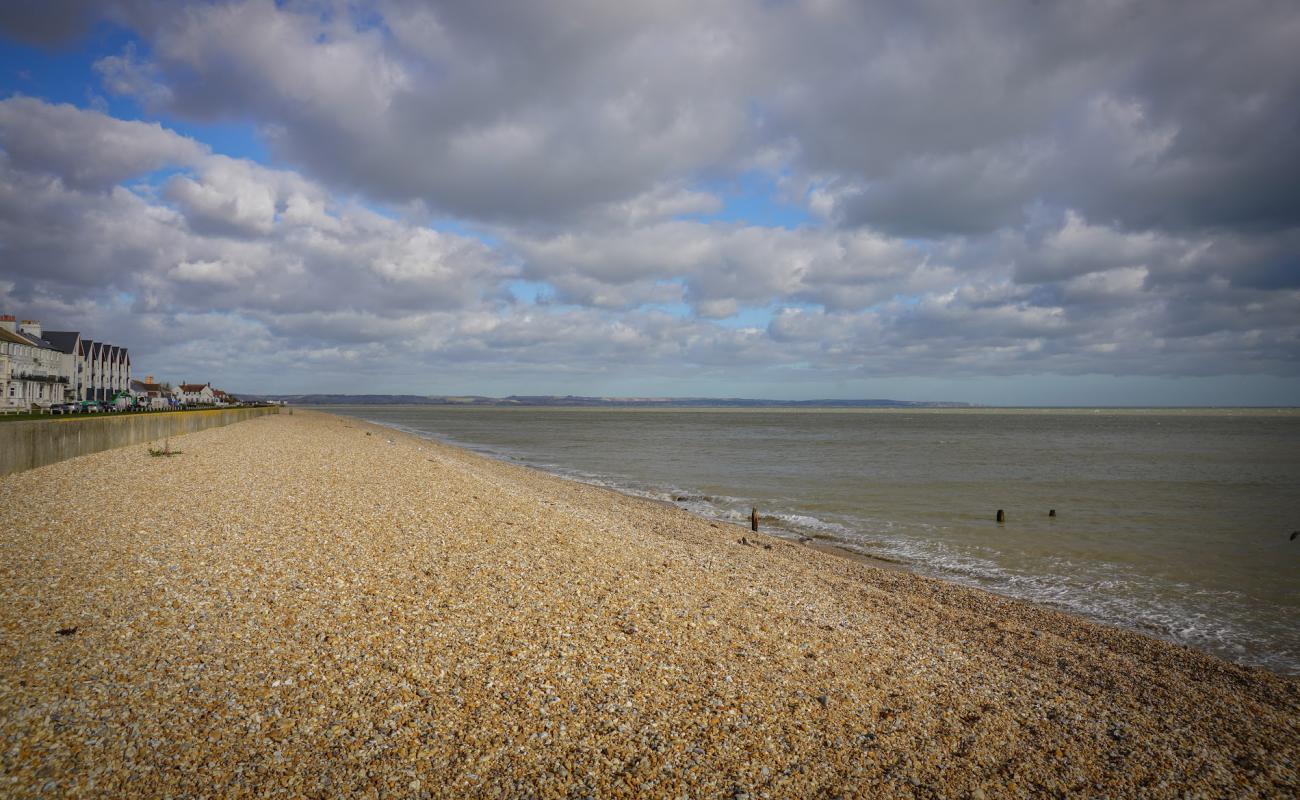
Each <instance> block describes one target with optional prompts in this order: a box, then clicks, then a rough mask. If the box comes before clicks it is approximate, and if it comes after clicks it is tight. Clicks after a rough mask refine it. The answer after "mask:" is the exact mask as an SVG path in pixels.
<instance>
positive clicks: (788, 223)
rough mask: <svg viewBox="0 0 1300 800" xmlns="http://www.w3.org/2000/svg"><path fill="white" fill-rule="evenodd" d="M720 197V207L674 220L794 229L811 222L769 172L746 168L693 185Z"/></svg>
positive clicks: (808, 215)
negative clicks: (734, 173)
mask: <svg viewBox="0 0 1300 800" xmlns="http://www.w3.org/2000/svg"><path fill="white" fill-rule="evenodd" d="M695 188H696V189H698V190H701V191H707V192H709V193H711V194H714V195H716V196H717V197H718V198H720V199H721V200H722V208H721V209H719V210H718V211H716V212H712V213H707V214H682V215H680V216H678V217H677V218H678V219H683V220H694V221H697V222H736V223H740V224H743V225H755V226H760V227H765V228H797V227H800V226H802V225H806V224H808V223H809V222H811V221H812V219H813V218H812V215H811V214H810V213H809V211H808V208H807V207H806V206H804V205H802V204H798V203H791V202H789V201H788V200H787V198H785V197H784V196H783V195H782V192H781V189H780V187H778V186H777V184H776V181H775V180H774V179H773V176H772V174H771V173H769V172H765V171H759V170H750V171H748V172H744V173H742V174H741V175H739V176H737V177H735V178H730V179H709V180H704V181H701V182H699V183H698V184H696V186H695Z"/></svg>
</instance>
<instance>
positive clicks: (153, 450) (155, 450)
mask: <svg viewBox="0 0 1300 800" xmlns="http://www.w3.org/2000/svg"><path fill="white" fill-rule="evenodd" d="M180 454H181V451H180V450H173V449H172V442H171V439H163V446H162V447H150V448H149V455H151V456H153V457H155V458H157V457H158V456H178V455H180Z"/></svg>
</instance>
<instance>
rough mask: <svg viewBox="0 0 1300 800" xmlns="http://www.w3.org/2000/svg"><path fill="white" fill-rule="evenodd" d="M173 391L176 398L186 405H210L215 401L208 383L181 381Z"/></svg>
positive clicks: (214, 394)
mask: <svg viewBox="0 0 1300 800" xmlns="http://www.w3.org/2000/svg"><path fill="white" fill-rule="evenodd" d="M173 391H174V393H175V395H176V399H177V400H178V401H180V402H182V403H184V404H185V405H187V406H210V405H214V404H215V403H216V402H217V395H216V392H214V391H213V390H212V384H210V383H182V384H180V385H179V386H177V387H176V388H175V389H174V390H173Z"/></svg>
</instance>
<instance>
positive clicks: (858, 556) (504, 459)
mask: <svg viewBox="0 0 1300 800" xmlns="http://www.w3.org/2000/svg"><path fill="white" fill-rule="evenodd" d="M313 411H315V410H314V409H313ZM315 413H317V414H328V415H329V416H332V417H337V418H339V419H347V420H355V421H357V422H364V423H366V424H367V425H374V426H376V427H379V428H382V429H384V430H386V431H392V432H394V433H400V434H402V435H403V436H408V437H411V438H413V439H416V440H417V441H421V442H433V443H435V444H438V445H441V446H443V447H451V448H454V449H456V450H461V451H464V452H465V453H468V454H470V455H473V456H477V457H479V458H485V459H488V460H490V461H493V462H495V463H499V464H505V465H507V466H511V467H516V468H519V469H526V470H530V471H532V472H537V473H539V474H542V475H546V476H548V477H551V478H555V479H557V480H562V481H568V482H570V483H576V484H580V485H582V486H589V487H591V488H593V489H602V490H605V491H608V492H613V493H614V494H617V495H619V496H620V497H626V498H628V499H631V500H640V501H643V502H646V503H654V504H655V505H659V506H662V507H664V508H671V509H673V510H675V511H680V512H682V513H685V514H689V515H691V516H692V517H694V518H695V519H698V520H700V521H702V522H708V523H716V524H718V525H727V526H730V527H734V528H735V529H736V530H737V531H738V532H739V533H740V534H741V535H742V536H744V535H746V534H748V533H752V531H750V530H749V529H748V528H746V527H745V526H744V525H741V524H739V523H735V522H727V521H726V520H721V519H716V518H713V517H708V516H705V515H704V514H700V513H697V512H695V511H691V510H690V509H689V508H682V507H681V506H679V505H677V504H676V503H674V502H673V501H671V500H662V499H660V498H657V497H645V496H643V495H639V494H633V493H632V492H629V491H623V490H622V489H618V488H615V487H613V486H608V485H600V484H595V483H588V482H587V481H583V480H580V479H578V478H574V477H570V476H568V475H562V474H559V473H556V472H551V471H549V470H545V469H542V468H541V467H535V466H533V465H531V464H525V463H523V462H520V461H514V460H511V459H510V458H509V457H508V456H504V455H497V454H495V453H491V452H480V451H478V450H475V449H473V448H472V447H470V446H468V445H465V444H462V443H458V442H454V441H450V440H445V439H440V438H438V437H437V436H435V435H433V434H429V435H427V436H424V435H421V434H420V433H417V432H415V431H409V430H406V429H404V428H399V427H397V426H395V425H389V424H385V423H383V422H373V421H371V420H368V419H362V418H361V417H353V416H349V415H347V414H336V413H334V412H332V411H315ZM760 518H761V515H760ZM759 532H760V533H762V534H763V535H764V536H771V537H773V538H776V539H781V540H782V541H784V542H787V543H790V544H796V545H801V546H803V547H807V548H808V549H810V550H816V551H818V552H822V553H827V554H829V555H833V556H839V557H840V558H847V559H849V560H851V561H856V562H858V563H861V564H866V565H867V566H869V567H876V568H877V569H893V570H900V571H903V572H909V573H912V574H914V575H924V574H925V573H923V572H921V571H920V570H918V569H916V568H915V567H914V566H913V565H911V564H907V563H904V562H902V561H891V560H889V559H887V558H880V557H878V556H873V555H871V554H869V553H860V552H858V551H856V550H850V549H849V548H847V547H844V546H842V545H838V544H835V543H833V542H828V541H826V540H824V539H818V538H815V537H809V540H808V541H806V542H804V541H794V540H792V539H791V538H790V537H789V536H783V535H781V534H780V533H772V532H770V531H764V530H762V529H761V527H760V530H759ZM927 577H934V576H927ZM939 580H943V579H942V578H940V579H939ZM949 582H950V583H952V581H949ZM970 588H978V587H970ZM983 591H987V590H983ZM994 594H997V593H996V592H994ZM1000 596H1001V597H1007V598H1008V599H1011V600H1015V599H1018V598H1013V597H1009V596H1007V595H1000ZM1021 602H1028V601H1021ZM1042 607H1043V608H1046V607H1047V606H1042ZM1063 613H1069V612H1063ZM1076 616H1081V615H1076Z"/></svg>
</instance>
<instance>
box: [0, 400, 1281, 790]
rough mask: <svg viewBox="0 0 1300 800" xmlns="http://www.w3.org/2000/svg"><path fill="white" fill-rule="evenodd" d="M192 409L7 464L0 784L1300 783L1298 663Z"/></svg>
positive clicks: (1152, 786) (3, 482) (471, 459)
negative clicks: (170, 439)
mask: <svg viewBox="0 0 1300 800" xmlns="http://www.w3.org/2000/svg"><path fill="white" fill-rule="evenodd" d="M349 428H353V429H355V428H362V429H365V433H366V434H367V435H371V434H372V433H373V434H376V435H382V436H383V437H384V439H385V442H384V443H385V444H389V443H390V442H391V445H390V446H385V447H379V446H378V444H380V443H379V442H370V443H367V442H363V441H362V440H360V439H357V438H355V437H356V435H355V433H354V432H352V430H348V429H349ZM184 439H185V442H184V446H183V448H182V449H184V451H185V459H184V461H183V462H181V461H180V460H176V459H170V460H169V459H152V458H150V457H149V456H148V454H147V452H146V451H145V448H142V447H129V448H124V449H121V450H114V451H106V452H103V453H96V454H93V455H89V456H84V457H81V458H77V459H71V460H69V461H64V462H60V463H58V464H52V465H50V466H48V467H43V468H41V469H38V470H33V471H30V472H25V473H18V474H14V475H9V476H5V477H3V478H0V598H3V602H0V631H2V632H3V638H2V639H0V687H3V688H2V689H0V780H3V781H4V783H3V784H2V785H0V795H3V796H5V797H31V796H37V795H39V794H41V793H45V794H47V795H48V794H66V795H78V794H80V795H91V796H101V797H122V796H130V797H176V796H201V795H206V796H221V797H262V796H273V795H276V796H370V797H425V796H428V797H452V796H464V795H473V796H484V797H542V796H548V797H549V796H555V797H582V796H592V797H614V798H617V797H632V796H645V797H677V796H689V797H701V796H705V797H717V796H727V795H731V796H733V797H750V796H754V797H771V798H780V797H809V796H825V797H833V796H839V795H843V796H875V795H880V794H882V793H889V792H891V791H903V792H905V793H906V794H909V795H910V794H918V795H922V796H932V795H933V796H951V797H971V798H975V797H983V796H985V793H986V792H987V793H990V794H992V795H994V796H1002V795H1030V796H1065V795H1080V794H1081V795H1089V796H1129V797H1132V796H1170V797H1175V796H1183V795H1185V794H1190V795H1193V796H1205V797H1218V796H1251V795H1256V796H1269V795H1272V796H1277V795H1294V794H1296V791H1297V785H1298V783H1297V773H1296V770H1297V764H1300V753H1298V752H1297V751H1298V750H1300V747H1298V745H1297V741H1298V739H1300V737H1298V736H1297V733H1296V730H1297V729H1296V727H1295V726H1296V720H1297V719H1300V700H1298V699H1297V698H1300V682H1297V680H1296V679H1294V678H1290V677H1283V676H1278V675H1273V674H1269V673H1266V672H1262V671H1259V670H1254V669H1247V668H1243V667H1238V666H1235V665H1232V664H1229V663H1227V662H1224V661H1220V660H1218V659H1215V658H1212V657H1210V656H1207V655H1204V654H1200V653H1196V652H1194V651H1190V650H1187V649H1185V648H1180V647H1176V646H1173V645H1169V644H1166V643H1164V642H1161V641H1158V640H1155V639H1152V638H1149V637H1145V636H1142V635H1140V634H1136V633H1132V632H1128V631H1121V630H1117V629H1113V628H1106V627H1103V626H1099V625H1095V624H1093V623H1090V622H1087V621H1084V620H1081V619H1077V618H1074V617H1070V616H1066V615H1064V614H1060V613H1057V612H1054V611H1050V610H1046V609H1041V608H1035V607H1032V606H1028V605H1025V604H1023V603H1017V602H1015V601H1011V600H1008V599H1006V598H1001V597H997V596H995V595H991V594H987V593H984V592H980V591H977V590H973V589H968V588H964V587H960V586H956V585H953V584H947V583H943V582H941V581H936V580H933V579H929V578H924V577H921V576H918V575H913V574H910V573H907V572H903V571H899V570H882V569H877V568H875V567H873V566H871V565H869V564H867V563H864V562H862V561H858V560H853V559H850V558H844V557H838V556H835V555H833V554H830V553H824V552H820V551H817V550H813V549H810V548H791V547H785V548H780V549H777V550H775V551H773V553H772V555H771V556H765V557H763V558H753V557H751V556H752V553H751V554H749V555H748V556H747V555H746V553H745V551H741V550H738V549H736V547H735V545H734V543H735V542H736V541H737V540H738V538H743V539H744V541H745V544H747V545H761V546H762V547H763V548H764V549H767V548H768V547H771V546H772V545H774V544H777V543H779V542H780V541H781V540H779V539H776V538H774V537H771V536H767V535H765V534H762V533H752V532H749V531H745V530H743V529H738V528H736V527H731V526H725V525H720V524H719V523H716V522H706V521H704V520H701V519H699V518H697V517H694V516H692V515H690V514H689V513H687V512H685V511H683V510H681V509H677V508H673V507H670V506H663V505H660V504H656V503H651V502H646V501H642V500H639V499H636V498H631V497H626V496H623V495H619V494H616V493H613V492H610V491H607V490H604V489H601V488H598V487H593V486H587V485H583V484H578V483H572V482H567V481H564V480H561V479H558V478H555V477H552V476H549V475H545V474H542V473H539V472H534V471H531V470H528V469H525V468H521V467H518V466H513V465H509V464H504V463H500V462H495V461H490V460H487V459H484V458H481V457H478V456H475V455H473V454H471V453H468V452H466V451H464V450H459V449H456V448H452V447H447V446H444V445H441V444H438V443H434V442H429V441H425V440H421V439H417V438H415V437H412V436H409V435H406V434H403V433H398V432H394V431H392V430H390V429H382V428H378V427H376V426H372V425H369V424H367V423H359V422H356V421H354V420H348V421H346V422H344V420H343V419H341V418H338V417H333V416H330V415H327V414H322V413H318V412H310V411H299V412H298V413H296V414H294V415H292V416H289V415H279V416H268V417H262V418H258V419H255V420H251V421H248V422H243V423H239V424H237V425H232V426H228V427H225V428H214V429H210V430H207V431H202V432H199V433H195V434H190V435H188V436H186V437H184ZM108 475H112V476H120V477H118V478H115V479H112V480H104V479H102V478H103V476H108ZM736 533H742V536H741V537H737V536H736ZM65 630H67V631H71V632H70V633H66V634H63V633H62V632H63V631H65ZM52 632H53V633H52ZM73 633H75V635H73ZM54 634H62V635H54ZM1039 634H1041V635H1039ZM733 676H734V680H733V679H732V677H733ZM809 687H814V688H812V689H810V688H809ZM832 696H833V697H834V698H835V702H834V703H831V702H830V698H831V697H832ZM814 699H815V700H816V701H817V703H818V707H817V713H816V714H815V715H810V714H809V713H808V707H809V704H810V703H811V702H812V700H814ZM891 787H892V788H891ZM984 787H997V790H996V791H991V790H990V789H988V788H984Z"/></svg>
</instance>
